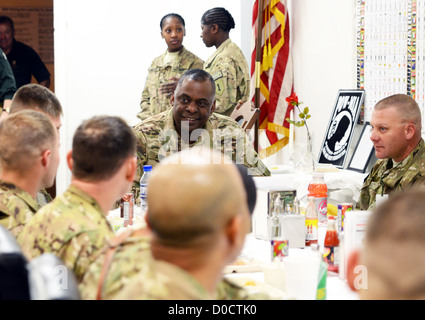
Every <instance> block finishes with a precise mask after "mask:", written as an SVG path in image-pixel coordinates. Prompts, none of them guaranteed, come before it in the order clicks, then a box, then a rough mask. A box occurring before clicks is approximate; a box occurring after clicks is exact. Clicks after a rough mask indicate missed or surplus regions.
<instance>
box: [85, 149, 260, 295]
mask: <svg viewBox="0 0 425 320" xmlns="http://www.w3.org/2000/svg"><path fill="white" fill-rule="evenodd" d="M197 150H198V153H197V156H193V154H192V153H191V152H190V151H189V150H185V151H183V152H181V153H178V154H175V155H174V156H171V157H169V158H168V159H166V160H165V161H164V162H163V163H162V164H160V165H159V166H158V167H156V168H155V169H154V170H153V173H152V176H151V178H150V182H149V198H148V205H149V212H148V213H147V215H148V216H147V220H148V226H149V227H150V228H151V231H152V233H151V236H150V237H151V240H148V238H147V236H146V235H139V239H138V240H137V238H134V239H132V238H130V237H127V238H126V239H127V240H125V241H123V242H121V243H122V244H121V245H120V246H119V248H118V249H117V251H116V253H115V255H114V258H113V261H112V263H111V264H110V265H109V266H108V265H106V268H107V269H108V270H109V271H108V275H107V276H106V280H105V281H104V282H103V288H102V298H106V299H176V300H178V299H217V298H221V299H223V298H233V299H235V298H238V297H239V298H243V297H247V293H246V292H245V291H244V290H242V289H241V288H239V287H237V286H235V285H233V284H230V283H229V282H228V281H220V279H221V277H222V271H223V267H224V266H225V265H227V264H228V263H230V262H232V261H233V259H235V258H236V256H237V255H239V253H240V250H241V248H242V246H243V243H244V239H245V235H246V232H247V231H248V230H249V225H250V214H249V212H250V209H252V206H250V207H248V202H247V195H246V192H245V189H244V186H245V185H244V183H243V181H242V179H241V176H240V174H239V172H238V170H236V166H235V165H233V164H219V163H223V158H224V156H223V155H222V154H221V153H219V152H213V153H211V152H210V149H208V150H207V149H202V150H199V149H197ZM187 157H189V159H190V161H191V162H190V163H185V162H184V161H183V159H187ZM216 160H218V161H216ZM176 163H180V164H177V165H176ZM245 175H246V173H245ZM251 179H252V178H251ZM164 186H165V187H164ZM230 226H231V227H230ZM118 237H121V235H120V236H118ZM143 237H146V238H143ZM227 237H229V238H227ZM230 239H231V240H230ZM111 242H113V241H111ZM118 242H120V241H118ZM148 243H149V244H150V246H149V247H148V246H147V244H148ZM105 255H107V253H106V254H105ZM104 262H105V257H102V256H101V257H100V260H98V261H97V262H96V263H95V264H93V265H92V266H91V268H90V271H91V272H89V273H88V274H87V275H86V278H85V279H84V280H85V281H84V282H83V284H82V285H81V286H80V289H81V292H82V296H83V297H87V296H88V297H89V298H93V297H94V294H93V293H95V292H96V291H97V289H96V288H97V284H98V279H99V277H100V276H99V274H102V273H101V272H100V269H101V268H102V266H104V267H105V264H104ZM96 274H97V276H96ZM89 275H91V277H90V278H91V279H89ZM93 275H94V277H93ZM131 275H132V276H131ZM130 276H131V278H130ZM89 280H90V281H89Z"/></svg>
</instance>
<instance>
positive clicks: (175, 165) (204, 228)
mask: <svg viewBox="0 0 425 320" xmlns="http://www.w3.org/2000/svg"><path fill="white" fill-rule="evenodd" d="M217 157H218V158H221V159H222V160H223V161H221V162H220V163H219V162H218V161H216V159H217ZM212 158H214V159H215V160H214V161H211V160H212ZM182 159H186V160H188V161H182ZM189 159H190V160H189ZM176 160H178V161H176ZM148 207H149V212H148V222H149V225H150V226H151V228H152V230H153V231H154V233H155V234H156V235H157V237H158V238H159V239H160V241H162V242H164V243H167V244H168V245H175V246H178V245H188V244H190V243H196V242H199V241H201V240H207V239H209V240H208V241H210V240H211V239H212V237H214V235H215V234H217V233H218V232H219V231H221V230H223V228H224V227H225V226H226V224H228V223H229V221H230V220H231V219H232V218H234V217H235V216H237V215H239V214H242V215H247V217H249V210H248V205H247V199H246V193H245V189H244V185H243V182H242V178H241V175H240V173H239V171H238V169H237V167H236V165H234V164H232V163H229V161H227V160H226V161H224V158H223V156H222V155H221V154H215V153H213V152H212V151H211V150H209V152H208V154H207V155H205V154H202V152H201V153H200V154H197V155H194V154H193V152H192V154H191V157H185V153H184V152H183V153H180V154H178V156H177V158H176V157H174V158H171V159H169V160H168V161H167V162H164V163H161V164H160V165H159V166H157V167H155V169H154V171H153V173H152V176H151V178H150V180H149V194H148ZM247 220H249V218H247Z"/></svg>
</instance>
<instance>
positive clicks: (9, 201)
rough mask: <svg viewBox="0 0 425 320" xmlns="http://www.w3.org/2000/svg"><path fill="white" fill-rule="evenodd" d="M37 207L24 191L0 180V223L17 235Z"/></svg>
mask: <svg viewBox="0 0 425 320" xmlns="http://www.w3.org/2000/svg"><path fill="white" fill-rule="evenodd" d="M38 209H39V206H38V204H37V201H36V200H35V199H34V198H33V197H32V196H31V195H30V194H29V193H28V192H26V191H24V190H22V189H21V188H19V187H17V186H15V185H14V184H12V183H9V182H0V224H1V225H3V226H4V227H5V228H7V229H8V230H9V231H10V232H11V233H12V234H13V235H14V236H15V237H18V235H19V234H20V232H21V231H22V229H23V228H24V226H25V224H26V223H27V222H28V221H29V220H30V219H31V218H32V217H33V216H34V214H35V213H36V212H37V210H38Z"/></svg>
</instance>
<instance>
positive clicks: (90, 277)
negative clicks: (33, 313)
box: [79, 229, 269, 300]
mask: <svg viewBox="0 0 425 320" xmlns="http://www.w3.org/2000/svg"><path fill="white" fill-rule="evenodd" d="M140 231H141V230H138V231H134V230H131V229H130V230H126V231H124V232H126V233H127V234H124V233H122V234H120V235H118V236H116V237H115V238H113V239H111V240H110V241H108V244H107V245H106V246H105V248H104V250H103V251H102V253H101V254H100V255H99V257H98V258H97V259H96V261H94V262H93V263H92V264H91V265H90V268H89V270H88V271H87V273H86V275H85V276H84V279H83V281H82V282H81V283H80V285H79V290H80V293H81V298H82V299H84V300H94V299H97V298H99V299H102V300H115V299H126V300H127V299H166V300H170V299H172V300H177V299H213V298H214V299H219V300H245V299H251V300H252V299H269V296H268V295H265V294H253V293H248V292H247V291H246V290H245V289H244V288H242V287H240V286H238V285H236V284H234V283H232V282H230V281H229V280H227V279H225V278H223V279H222V280H221V281H220V282H219V284H218V285H217V290H216V294H215V296H214V297H211V296H210V295H208V293H207V292H206V291H205V289H204V288H203V287H202V286H201V285H200V284H199V283H198V281H197V280H196V279H194V278H193V277H192V276H191V275H190V274H188V273H187V272H186V271H184V270H182V269H180V268H178V267H176V266H173V265H171V264H169V263H166V262H158V261H155V259H154V258H153V257H152V255H151V251H150V240H151V237H150V236H149V235H148V234H147V233H144V234H140V233H139V234H136V232H140ZM142 232H143V231H142ZM113 248H116V250H115V252H114V253H113V256H112V258H111V260H110V263H109V265H107V262H106V260H105V258H106V257H107V255H108V251H109V250H111V249H113ZM105 264H106V266H105ZM157 266H159V267H157ZM102 268H106V270H107V273H106V276H105V277H104V278H103V279H102V281H103V282H102V284H101V287H100V288H101V290H100V292H101V294H100V295H99V297H97V292H98V288H99V280H100V279H101V274H102V271H103V270H102ZM180 277H181V278H180ZM133 283H136V284H135V285H133Z"/></svg>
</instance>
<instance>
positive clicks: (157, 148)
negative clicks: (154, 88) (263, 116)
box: [133, 110, 270, 199]
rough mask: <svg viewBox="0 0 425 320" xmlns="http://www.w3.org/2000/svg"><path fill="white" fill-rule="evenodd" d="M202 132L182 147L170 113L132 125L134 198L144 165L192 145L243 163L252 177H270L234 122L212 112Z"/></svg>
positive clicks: (151, 163)
mask: <svg viewBox="0 0 425 320" xmlns="http://www.w3.org/2000/svg"><path fill="white" fill-rule="evenodd" d="M203 129H204V130H203V132H202V135H201V136H200V138H199V139H198V141H197V142H195V143H193V144H191V145H188V144H187V143H184V142H183V145H182V141H181V138H180V136H179V135H178V134H177V130H176V128H175V126H174V119H173V114H172V110H169V111H164V112H162V113H160V114H157V115H155V116H152V117H151V118H149V119H148V120H145V121H142V122H141V123H138V124H137V125H136V126H134V128H133V131H134V133H135V135H136V137H137V173H136V176H135V178H134V179H135V181H134V185H133V187H134V189H135V190H136V193H135V195H136V199H137V198H138V197H137V190H138V188H139V180H140V177H141V175H142V174H143V166H144V165H152V167H154V166H155V165H156V164H157V163H159V162H160V161H161V160H162V159H164V158H165V157H167V156H170V155H171V154H173V153H176V152H178V151H181V150H182V149H184V148H188V147H193V146H195V145H196V146H206V147H209V148H211V149H214V150H217V151H221V152H222V153H224V154H225V155H227V156H228V157H229V158H231V159H232V160H233V161H234V162H236V163H240V164H245V165H246V166H247V167H248V168H250V172H251V174H253V175H259V176H269V175H270V171H269V169H268V168H267V167H266V166H265V165H264V163H263V162H262V161H261V159H260V157H259V156H258V154H257V152H255V150H254V147H253V146H252V143H251V141H250V140H249V138H248V137H247V135H246V133H245V131H244V130H243V129H242V128H241V127H240V126H239V124H238V123H237V122H236V121H234V120H233V119H231V118H229V117H226V116H223V115H220V114H217V113H212V114H211V116H210V117H209V119H208V121H207V123H206V125H205V127H204V128H203ZM187 140H188V139H186V141H187ZM133 191H134V190H133Z"/></svg>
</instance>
